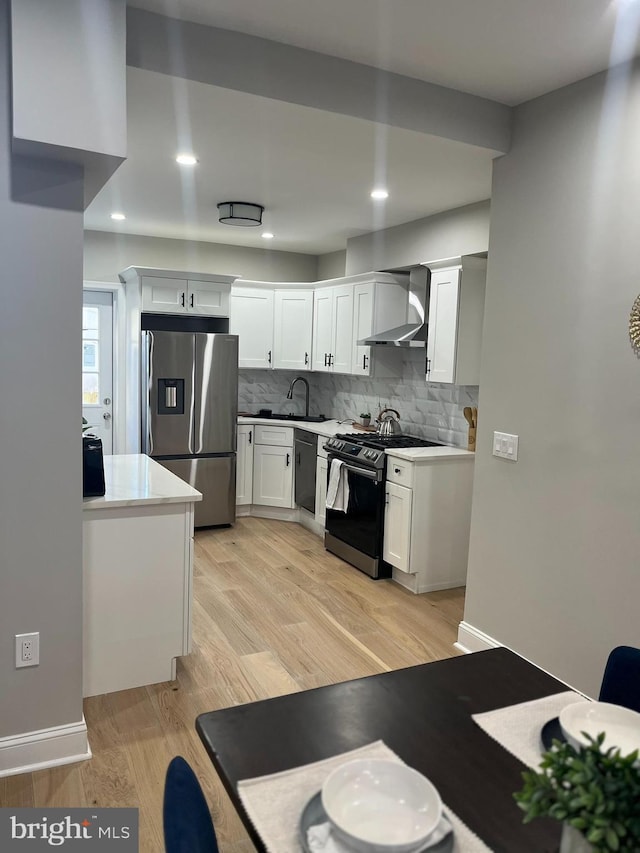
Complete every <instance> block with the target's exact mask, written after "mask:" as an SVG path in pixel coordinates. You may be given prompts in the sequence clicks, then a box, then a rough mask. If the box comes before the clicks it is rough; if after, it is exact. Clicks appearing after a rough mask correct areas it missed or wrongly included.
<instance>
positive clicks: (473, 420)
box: [463, 406, 478, 451]
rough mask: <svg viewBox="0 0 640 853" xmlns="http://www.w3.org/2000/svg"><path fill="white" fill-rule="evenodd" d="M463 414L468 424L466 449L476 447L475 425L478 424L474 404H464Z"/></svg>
mask: <svg viewBox="0 0 640 853" xmlns="http://www.w3.org/2000/svg"><path fill="white" fill-rule="evenodd" d="M463 414H464V416H465V419H466V421H467V423H468V424H469V438H468V441H467V450H474V451H475V449H476V427H477V425H478V410H477V409H476V407H475V406H474V407H473V408H471V406H465V407H464V410H463Z"/></svg>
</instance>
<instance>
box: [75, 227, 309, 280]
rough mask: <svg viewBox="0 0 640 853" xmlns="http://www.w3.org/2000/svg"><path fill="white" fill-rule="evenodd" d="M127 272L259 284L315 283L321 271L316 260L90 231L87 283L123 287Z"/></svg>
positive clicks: (86, 251)
mask: <svg viewBox="0 0 640 853" xmlns="http://www.w3.org/2000/svg"><path fill="white" fill-rule="evenodd" d="M128 266H141V267H145V266H148V267H161V268H163V269H176V270H188V271H189V272H203V273H221V274H224V275H239V276H242V278H247V279H251V280H257V281H315V279H316V273H317V267H318V265H317V258H316V256H315V255H303V254H297V253H294V252H277V251H276V252H274V251H272V250H270V249H248V248H245V247H243V246H228V245H223V244H221V243H202V242H188V241H186V240H169V239H166V238H163V237H143V236H141V235H137V234H115V233H112V232H107V231H85V234H84V278H85V279H86V280H91V281H119V279H118V273H119V272H120V271H121V270H123V269H125V268H126V267H128Z"/></svg>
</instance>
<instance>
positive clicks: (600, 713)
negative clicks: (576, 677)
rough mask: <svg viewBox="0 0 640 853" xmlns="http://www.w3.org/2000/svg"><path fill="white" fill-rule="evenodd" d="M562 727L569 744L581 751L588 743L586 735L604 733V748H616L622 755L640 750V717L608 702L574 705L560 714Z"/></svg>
mask: <svg viewBox="0 0 640 853" xmlns="http://www.w3.org/2000/svg"><path fill="white" fill-rule="evenodd" d="M560 727H561V728H562V731H563V733H564V736H565V737H566V739H567V740H568V741H569V743H570V744H571V745H572V746H574V747H576V749H578V748H579V747H581V746H586V745H587V743H588V741H587V739H586V737H585V736H584V734H583V732H586V733H587V734H588V735H591V737H596V735H598V734H600V732H605V734H606V737H605V739H604V743H603V745H602V748H603V749H609V747H610V746H613V747H615V748H617V749H619V750H620V754H621V755H629V753H630V752H633V751H634V750H635V749H638V750H640V714H638V713H637V712H636V711H630V710H629V708H623V707H622V706H621V705H610V704H609V703H608V702H575V703H574V704H572V705H567V707H566V708H563V709H562V711H560Z"/></svg>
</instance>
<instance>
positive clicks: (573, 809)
mask: <svg viewBox="0 0 640 853" xmlns="http://www.w3.org/2000/svg"><path fill="white" fill-rule="evenodd" d="M586 737H587V739H588V740H589V744H588V745H587V746H584V747H581V748H580V749H575V748H574V747H573V746H571V744H569V743H560V741H554V743H553V746H552V748H551V749H550V750H549V751H548V752H546V753H545V754H544V756H543V758H542V761H541V764H540V772H536V771H535V770H527V771H526V772H524V773H523V774H522V777H523V779H524V787H523V788H522V790H521V791H517V792H516V793H515V794H514V795H513V796H514V797H515V799H516V802H517V803H518V805H519V806H520V808H521V809H522V810H523V811H524V813H525V815H524V822H525V823H528V822H529V821H530V820H533V819H534V818H536V817H551V818H555V819H556V820H560V821H562V822H563V835H562V845H561V847H560V853H573V852H574V851H582V850H585V851H586V850H593V851H607V853H608V851H620V853H632V851H633V853H637V851H639V850H640V763H639V762H638V751H637V750H636V751H635V752H632V753H631V754H630V755H626V756H622V755H620V750H618V749H614V748H613V747H610V748H609V749H606V750H604V749H602V745H603V743H604V739H605V735H604V733H602V734H599V735H598V736H597V737H596V738H592V737H589V735H586Z"/></svg>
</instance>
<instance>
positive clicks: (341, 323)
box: [312, 284, 354, 373]
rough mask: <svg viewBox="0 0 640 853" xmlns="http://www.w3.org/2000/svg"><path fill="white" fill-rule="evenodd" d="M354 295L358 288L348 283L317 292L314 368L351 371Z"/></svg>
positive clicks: (314, 299)
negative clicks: (355, 289) (355, 288)
mask: <svg viewBox="0 0 640 853" xmlns="http://www.w3.org/2000/svg"><path fill="white" fill-rule="evenodd" d="M353 294H354V288H353V286H352V285H348V284H347V285H338V286H336V287H323V288H318V289H317V290H316V291H315V292H314V295H313V360H312V369H313V370H317V371H320V372H322V373H351V359H352V347H353Z"/></svg>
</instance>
